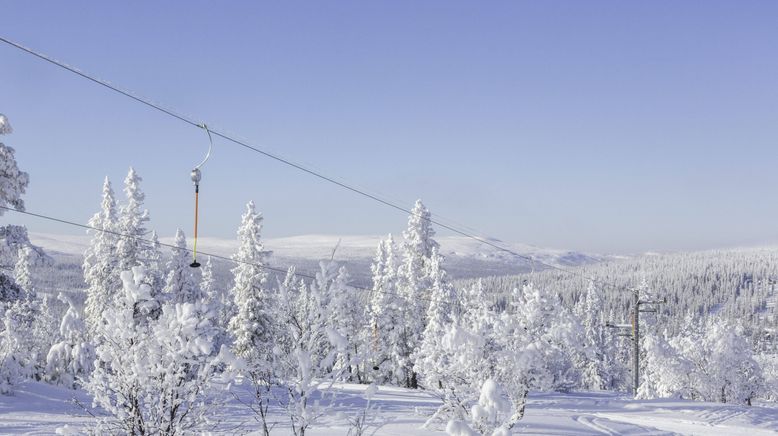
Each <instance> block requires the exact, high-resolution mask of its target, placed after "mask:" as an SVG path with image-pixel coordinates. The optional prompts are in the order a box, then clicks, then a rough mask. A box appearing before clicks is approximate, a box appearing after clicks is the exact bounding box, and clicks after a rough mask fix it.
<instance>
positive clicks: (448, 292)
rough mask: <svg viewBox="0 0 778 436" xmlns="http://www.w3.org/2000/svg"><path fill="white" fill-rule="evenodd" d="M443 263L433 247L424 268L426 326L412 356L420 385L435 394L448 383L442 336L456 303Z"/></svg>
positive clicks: (446, 358)
mask: <svg viewBox="0 0 778 436" xmlns="http://www.w3.org/2000/svg"><path fill="white" fill-rule="evenodd" d="M442 263H443V256H441V255H440V254H438V249H437V248H433V249H432V256H431V257H430V262H429V264H428V265H427V276H428V277H429V278H430V280H431V289H430V294H429V298H430V303H429V306H428V307H427V326H426V327H425V329H424V334H423V338H422V342H421V346H420V347H419V349H418V350H417V351H416V352H415V354H414V356H413V358H414V361H415V362H416V364H415V366H414V371H416V373H417V374H419V375H420V376H421V380H420V383H421V385H422V386H424V387H425V388H426V389H429V390H432V391H438V392H441V391H443V390H444V389H445V386H444V385H445V384H446V383H447V381H446V378H447V374H446V373H445V369H446V368H448V366H449V364H450V362H449V360H448V359H449V357H450V356H449V354H448V353H447V352H446V350H445V347H444V346H443V337H444V336H445V335H446V332H447V331H448V329H449V328H450V325H451V314H452V312H453V310H452V309H453V308H454V306H455V301H456V295H455V291H454V288H453V287H452V286H451V284H450V283H449V282H448V280H447V278H446V271H445V270H444V269H443V267H442V265H441V264H442Z"/></svg>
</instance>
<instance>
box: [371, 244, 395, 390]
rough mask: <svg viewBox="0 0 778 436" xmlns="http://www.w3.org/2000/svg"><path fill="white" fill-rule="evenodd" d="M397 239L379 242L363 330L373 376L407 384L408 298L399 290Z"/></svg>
mask: <svg viewBox="0 0 778 436" xmlns="http://www.w3.org/2000/svg"><path fill="white" fill-rule="evenodd" d="M396 251H397V250H396V246H395V242H394V238H392V235H389V236H388V237H387V238H386V239H385V240H382V241H380V242H379V243H378V248H376V255H375V258H374V259H373V264H372V266H371V271H372V274H373V288H372V292H371V293H372V297H371V301H370V307H369V314H368V322H369V325H368V328H367V329H366V330H365V331H364V332H363V334H364V338H365V339H364V341H365V342H366V343H367V344H368V346H367V349H368V350H369V355H368V357H367V362H368V365H370V367H371V368H372V379H373V380H374V381H376V382H378V383H387V382H391V383H397V384H399V383H404V382H405V368H404V367H403V366H402V364H401V361H400V359H401V357H402V353H401V350H402V347H403V345H402V340H403V335H402V334H403V331H404V327H403V325H402V322H403V321H404V317H403V313H402V311H403V308H404V300H403V298H402V297H401V295H400V294H399V293H398V289H397V255H396Z"/></svg>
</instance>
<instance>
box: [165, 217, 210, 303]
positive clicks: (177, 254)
mask: <svg viewBox="0 0 778 436" xmlns="http://www.w3.org/2000/svg"><path fill="white" fill-rule="evenodd" d="M175 246H176V248H172V249H171V252H170V260H169V261H168V264H167V268H166V270H167V279H166V280H165V288H164V290H163V291H162V292H163V293H164V294H165V295H166V297H167V299H168V300H169V301H172V302H175V303H194V302H197V301H201V300H202V299H203V296H202V295H201V291H200V288H199V286H197V284H196V283H195V279H194V277H193V276H192V267H190V266H189V260H190V258H189V252H188V251H187V250H186V237H185V236H184V232H183V231H182V230H181V229H178V230H177V231H176V239H175Z"/></svg>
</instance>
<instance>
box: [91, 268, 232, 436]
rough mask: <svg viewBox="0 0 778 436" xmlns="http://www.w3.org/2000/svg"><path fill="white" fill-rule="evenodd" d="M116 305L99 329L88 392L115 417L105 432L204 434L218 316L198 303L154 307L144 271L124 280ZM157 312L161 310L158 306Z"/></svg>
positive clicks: (135, 271)
mask: <svg viewBox="0 0 778 436" xmlns="http://www.w3.org/2000/svg"><path fill="white" fill-rule="evenodd" d="M121 279H122V284H123V288H122V289H121V290H120V294H119V295H118V296H117V298H116V305H115V306H114V307H111V308H110V309H108V310H107V311H106V315H105V316H104V321H103V323H101V325H100V332H99V333H100V337H101V338H102V342H101V343H100V344H99V345H98V346H97V349H96V354H97V358H96V361H95V370H94V372H93V374H92V377H91V379H90V380H89V382H87V383H86V385H85V387H86V389H87V391H89V393H90V394H92V396H93V398H94V400H93V402H94V405H95V406H99V407H101V408H102V409H103V410H105V411H106V412H108V413H109V414H110V415H111V418H109V419H101V421H100V423H99V426H100V429H101V430H100V431H107V432H112V433H127V434H165V435H177V434H190V433H193V432H197V431H205V430H207V428H206V427H205V426H206V425H207V424H208V419H207V417H208V413H209V409H210V407H211V406H210V405H209V403H210V402H212V401H215V399H214V396H215V395H217V391H216V390H215V387H214V385H213V384H212V382H213V378H214V374H215V370H216V366H217V365H218V359H216V358H215V357H214V355H215V350H214V348H213V337H214V336H215V334H216V332H215V329H214V327H213V325H212V323H211V321H210V320H211V317H212V315H213V314H212V313H210V312H209V311H208V310H207V308H206V307H204V306H203V305H202V304H200V303H199V302H198V303H168V304H164V305H162V307H161V313H160V314H159V316H158V317H157V318H156V319H155V318H149V317H148V314H149V311H148V309H149V308H150V307H151V308H153V307H155V304H153V303H150V302H151V301H153V297H152V295H153V294H154V293H153V292H152V290H151V288H150V286H149V285H148V284H147V283H145V280H146V276H145V271H144V270H143V268H142V267H135V268H133V271H132V272H129V271H126V272H123V273H122V274H121ZM157 305H158V303H157Z"/></svg>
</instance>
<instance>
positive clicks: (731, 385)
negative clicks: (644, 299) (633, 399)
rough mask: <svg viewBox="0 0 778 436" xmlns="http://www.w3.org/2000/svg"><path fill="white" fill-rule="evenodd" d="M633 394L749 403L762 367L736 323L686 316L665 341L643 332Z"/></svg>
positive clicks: (756, 387)
mask: <svg viewBox="0 0 778 436" xmlns="http://www.w3.org/2000/svg"><path fill="white" fill-rule="evenodd" d="M644 348H645V351H646V363H645V366H646V368H645V371H644V373H643V378H642V380H641V386H640V388H639V389H638V394H639V396H640V397H642V398H655V397H679V398H687V399H694V400H703V401H716V402H721V403H738V404H748V405H750V404H751V401H752V400H753V399H754V398H755V397H756V396H757V395H758V393H759V392H760V391H761V386H762V384H763V376H762V370H761V368H760V367H759V364H758V363H757V362H756V360H754V357H753V353H752V349H751V344H750V343H749V341H748V338H747V337H746V336H745V335H744V334H743V329H742V327H741V326H740V325H738V324H736V323H731V322H727V321H724V320H722V319H720V318H715V317H714V318H708V319H706V320H705V321H701V320H699V319H696V318H692V317H687V326H686V329H685V331H684V334H683V335H679V336H676V337H674V338H672V339H670V340H669V341H666V340H665V339H664V338H660V337H656V336H648V337H647V338H646V341H645V343H644Z"/></svg>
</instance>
